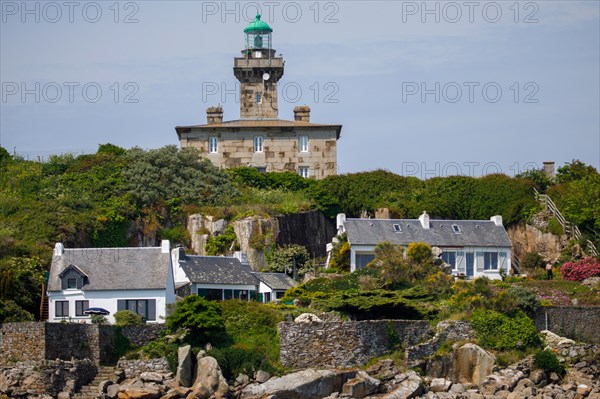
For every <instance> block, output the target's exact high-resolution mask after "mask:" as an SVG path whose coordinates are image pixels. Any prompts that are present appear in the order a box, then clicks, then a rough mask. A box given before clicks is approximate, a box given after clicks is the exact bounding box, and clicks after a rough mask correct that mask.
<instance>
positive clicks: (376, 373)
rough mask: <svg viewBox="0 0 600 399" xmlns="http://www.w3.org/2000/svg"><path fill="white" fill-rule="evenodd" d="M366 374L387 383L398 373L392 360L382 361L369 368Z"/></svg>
mask: <svg viewBox="0 0 600 399" xmlns="http://www.w3.org/2000/svg"><path fill="white" fill-rule="evenodd" d="M367 373H368V374H369V375H370V376H372V377H375V378H377V379H379V380H382V381H388V380H391V379H392V378H394V376H395V375H397V374H398V373H400V370H398V368H397V367H396V365H395V364H394V361H393V360H392V359H382V360H380V361H378V362H377V363H375V364H374V365H372V366H371V367H369V368H368V369H367Z"/></svg>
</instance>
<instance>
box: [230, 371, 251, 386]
mask: <svg viewBox="0 0 600 399" xmlns="http://www.w3.org/2000/svg"><path fill="white" fill-rule="evenodd" d="M249 382H250V377H248V376H247V375H246V374H238V376H237V377H236V379H235V381H234V383H233V385H234V386H242V387H245V386H246V385H248V383H249Z"/></svg>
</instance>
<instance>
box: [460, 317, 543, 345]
mask: <svg viewBox="0 0 600 399" xmlns="http://www.w3.org/2000/svg"><path fill="white" fill-rule="evenodd" d="M470 321H471V325H472V326H473V328H474V329H475V332H476V334H477V338H478V339H479V344H480V345H481V346H482V347H484V348H489V349H496V350H511V349H524V348H527V347H537V346H540V344H541V340H540V337H539V334H538V332H537V329H536V328H535V324H534V323H533V320H531V319H530V318H529V317H527V315H526V314H525V313H523V312H521V311H517V312H516V313H515V314H513V315H511V316H509V315H506V314H502V313H499V312H496V311H494V310H484V309H478V310H476V311H474V312H473V314H472V316H471V320H470Z"/></svg>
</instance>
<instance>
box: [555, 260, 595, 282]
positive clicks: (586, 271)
mask: <svg viewBox="0 0 600 399" xmlns="http://www.w3.org/2000/svg"><path fill="white" fill-rule="evenodd" d="M560 273H561V274H562V276H563V278H564V279H565V280H571V281H583V280H585V279H586V278H588V277H595V276H600V262H599V261H598V259H596V258H590V257H587V258H585V259H581V260H579V261H577V262H567V263H565V264H564V265H562V267H561V268H560Z"/></svg>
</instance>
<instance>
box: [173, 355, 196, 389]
mask: <svg viewBox="0 0 600 399" xmlns="http://www.w3.org/2000/svg"><path fill="white" fill-rule="evenodd" d="M192 366H193V354H192V347H191V346H190V345H186V346H182V347H180V348H179V349H178V350H177V376H176V378H177V382H178V383H179V385H181V386H182V387H191V386H192V383H193V381H194V380H193V377H194V376H193V370H192Z"/></svg>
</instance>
